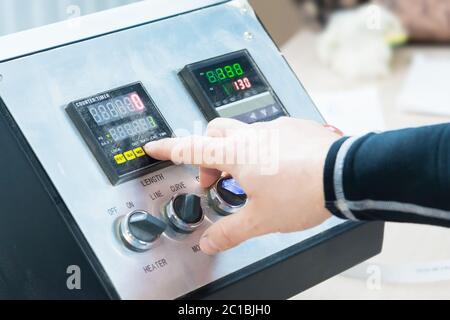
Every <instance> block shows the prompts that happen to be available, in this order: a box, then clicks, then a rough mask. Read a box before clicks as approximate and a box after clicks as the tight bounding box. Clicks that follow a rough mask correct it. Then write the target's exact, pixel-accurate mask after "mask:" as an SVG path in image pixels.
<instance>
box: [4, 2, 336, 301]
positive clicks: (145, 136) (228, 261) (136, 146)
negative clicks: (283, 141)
mask: <svg viewBox="0 0 450 320" xmlns="http://www.w3.org/2000/svg"><path fill="white" fill-rule="evenodd" d="M149 2H150V3H151V2H152V1H144V2H141V3H138V4H135V5H132V6H130V7H128V8H124V9H119V10H117V9H116V10H112V11H111V12H104V13H99V14H95V15H93V16H87V17H83V18H81V21H80V24H79V25H78V26H75V27H74V26H73V25H66V24H64V23H61V24H60V25H56V26H49V27H48V28H47V29H45V28H44V30H41V31H39V32H44V31H46V34H45V35H46V36H47V37H48V39H47V40H46V41H47V42H48V43H47V48H45V49H44V48H43V49H42V50H33V51H32V52H30V53H29V54H26V55H23V56H18V57H15V58H12V59H3V61H2V62H1V63H0V74H1V76H2V80H1V82H0V96H1V98H2V101H3V102H4V104H5V106H6V107H7V110H8V112H9V114H10V115H11V117H12V119H13V121H14V122H15V123H16V124H17V128H18V129H19V130H20V133H21V134H23V136H24V138H25V139H26V142H27V144H29V146H30V147H31V150H32V152H33V153H34V154H35V156H36V158H37V159H38V161H39V163H40V165H42V167H43V169H44V170H45V173H46V175H48V177H49V179H50V180H51V182H52V184H53V186H54V188H55V190H56V191H57V192H58V194H59V195H60V197H61V201H62V202H63V203H64V206H65V208H67V210H68V212H70V216H71V219H73V221H74V223H76V225H77V228H79V230H80V231H81V234H82V236H83V237H84V239H85V240H86V243H87V244H88V246H89V248H90V250H92V252H93V254H94V255H95V259H96V260H97V261H98V262H99V268H101V272H100V273H101V274H102V275H104V276H105V277H106V278H107V279H108V284H107V285H108V286H110V287H111V288H112V289H113V290H114V291H115V292H116V293H117V295H118V297H120V298H122V299H176V298H179V297H183V296H185V295H188V294H190V293H192V292H194V291H196V290H198V289H200V288H202V287H205V286H208V285H210V284H212V283H215V282H216V281H218V280H220V279H224V278H226V277H228V276H230V275H232V274H236V273H239V272H241V270H244V269H245V268H247V267H249V266H251V265H254V264H255V263H258V262H260V261H262V260H264V259H268V258H270V257H272V256H274V255H276V254H277V253H279V252H281V251H283V250H285V249H287V248H290V247H292V246H294V245H298V244H299V243H302V242H304V241H306V240H308V239H311V237H314V236H316V235H318V234H323V233H324V232H327V231H329V230H334V228H335V227H337V226H340V225H341V224H342V223H343V222H342V221H340V220H338V219H330V220H329V221H327V222H326V223H324V224H323V225H321V226H320V227H317V228H315V229H312V230H308V231H305V232H299V233H293V234H286V235H280V234H274V235H269V236H265V237H260V238H258V239H253V240H250V241H248V242H246V243H244V244H242V245H241V246H239V247H238V248H235V249H233V250H230V251H228V252H225V253H223V254H220V255H218V256H215V257H210V256H207V255H204V254H203V253H201V252H200V250H199V240H200V236H201V235H202V233H203V232H204V231H205V230H206V229H207V228H208V227H209V226H211V224H213V223H214V222H216V221H218V220H220V219H223V217H224V216H226V215H230V214H235V213H236V212H239V210H240V209H241V208H242V207H243V206H245V205H246V203H247V201H248V199H247V197H246V195H245V190H242V188H241V187H240V186H239V185H238V184H237V182H236V181H234V180H232V179H229V178H226V179H221V180H220V181H218V182H217V184H216V185H214V186H213V188H211V190H203V189H202V188H201V187H200V185H199V178H198V170H197V169H195V168H193V167H188V166H174V165H171V164H167V163H166V164H165V167H164V166H162V167H161V166H160V165H161V164H160V163H158V162H157V161H154V160H153V159H150V158H148V157H147V156H146V155H144V154H143V153H142V147H143V145H145V143H147V142H148V141H152V140H156V139H161V138H164V137H169V136H172V135H183V134H186V133H194V134H202V133H203V131H202V130H204V129H205V128H206V125H207V123H208V120H210V119H211V118H214V117H216V116H229V117H235V118H239V119H242V120H244V121H247V122H255V121H267V120H270V119H271V118H276V117H279V116H281V115H290V116H292V117H297V118H304V119H312V120H316V121H319V122H320V121H323V120H322V117H321V116H320V114H319V113H318V111H317V110H316V108H315V107H314V105H313V104H312V102H311V100H310V98H309V97H308V95H307V93H306V92H305V90H304V89H303V87H302V86H301V84H300V83H299V81H298V79H297V78H296V76H295V75H294V74H293V72H292V70H291V69H290V67H289V65H288V64H287V63H286V61H285V59H284V58H283V56H282V55H281V54H280V52H279V51H278V49H277V47H276V46H275V45H274V43H273V42H272V40H271V38H270V37H269V36H268V35H267V33H266V31H265V30H264V28H263V26H262V25H261V24H260V22H259V20H258V19H257V17H256V16H255V13H254V11H253V10H252V8H251V7H250V6H249V4H248V3H247V1H244V0H235V1H217V0H216V1H213V0H201V1H197V2H198V3H196V4H192V3H191V2H189V3H188V2H187V1H170V3H171V4H167V5H166V2H165V1H164V5H162V2H161V1H159V4H160V5H161V6H155V8H157V10H156V11H152V10H149V9H150V7H149V6H151V4H148V3H149ZM154 2H157V1H154ZM133 8H134V9H133ZM152 8H153V7H152ZM144 9H145V10H144ZM147 9H148V10H147ZM144 11H145V12H152V13H151V14H154V15H155V16H154V17H147V18H146V20H145V21H142V20H143V19H144V18H142V17H135V18H133V16H132V14H136V13H139V12H144ZM155 12H156V13H155ZM148 14H150V13H148ZM124 17H128V18H129V19H131V20H132V19H135V22H136V23H135V26H129V25H128V26H127V27H125V25H122V24H124V23H125V22H124V20H123V19H124ZM83 19H86V20H83ZM125 20H126V19H125ZM114 21H115V23H117V25H111V26H109V27H108V28H110V30H108V29H102V30H98V31H92V30H90V31H89V32H91V33H92V32H96V33H97V34H96V35H91V34H88V33H87V32H88V31H86V30H87V29H84V27H85V24H84V23H87V24H88V25H95V26H102V25H105V26H106V25H108V23H112V22H114ZM88 22H92V23H91V24H89V23H88ZM73 28H75V29H73ZM77 28H78V29H77ZM58 29H61V31H59V30H58ZM52 34H56V35H58V36H61V37H62V38H64V37H66V36H67V34H70V35H76V37H75V38H71V39H66V40H62V43H60V44H59V45H53V43H52V41H53V39H54V38H57V37H56V36H52ZM34 35H35V34H34V33H31V35H29V36H30V37H34ZM13 49H14V48H11V49H10V50H13ZM0 60H2V59H1V58H0ZM23 79H27V81H26V85H25V83H24V81H23ZM205 115H206V116H205ZM244 118H245V119H244ZM199 131H200V132H199ZM273 196H274V197H276V196H277V195H276V194H274V195H273ZM23 197H24V201H30V199H26V195H23ZM287 205H288V204H287ZM299 210H301V208H300V209H299ZM301 272H302V271H301V270H299V275H300V274H301Z"/></svg>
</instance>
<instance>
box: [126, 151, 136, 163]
mask: <svg viewBox="0 0 450 320" xmlns="http://www.w3.org/2000/svg"><path fill="white" fill-rule="evenodd" d="M124 155H125V158H127V160H128V161H131V160H134V159H136V156H135V155H134V153H133V151H131V150H130V151H127V152H125V153H124Z"/></svg>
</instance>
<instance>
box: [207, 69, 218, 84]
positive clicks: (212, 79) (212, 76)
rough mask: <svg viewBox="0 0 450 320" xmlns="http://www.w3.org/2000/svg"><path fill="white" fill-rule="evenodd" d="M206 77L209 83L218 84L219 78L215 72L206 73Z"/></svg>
mask: <svg viewBox="0 0 450 320" xmlns="http://www.w3.org/2000/svg"><path fill="white" fill-rule="evenodd" d="M206 77H207V78H208V81H209V83H216V82H217V77H216V74H215V73H214V71H208V72H207V73H206Z"/></svg>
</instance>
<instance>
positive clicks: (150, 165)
mask: <svg viewBox="0 0 450 320" xmlns="http://www.w3.org/2000/svg"><path fill="white" fill-rule="evenodd" d="M134 92H136V93H137V94H138V95H139V97H140V98H141V99H142V102H143V103H144V105H145V107H146V111H145V113H146V114H151V115H152V116H154V117H155V118H156V121H157V123H158V124H159V128H158V129H160V130H159V131H161V133H165V134H166V136H167V137H168V138H170V137H173V136H174V134H173V131H172V129H171V127H170V126H169V124H168V123H167V121H166V119H165V118H164V116H163V115H162V113H161V112H160V110H159V109H158V107H157V106H156V104H155V102H154V101H153V99H152V98H151V97H150V95H149V94H148V92H147V91H146V89H145V87H144V86H143V84H142V83H141V82H135V83H131V84H128V85H124V86H122V87H118V88H115V89H111V90H108V91H105V92H102V93H98V94H96V95H93V96H91V97H88V98H84V99H79V100H77V101H74V102H72V103H70V104H69V105H68V106H67V108H66V111H67V113H68V115H69V117H70V118H71V120H72V122H73V123H74V124H75V127H76V128H77V129H78V131H79V133H80V134H81V136H82V138H83V140H84V141H85V142H86V144H87V145H88V147H89V149H90V150H91V152H92V153H93V155H94V156H95V158H96V159H97V162H98V163H99V165H100V166H101V167H102V169H103V171H104V172H105V174H106V175H107V177H108V179H109V180H110V182H111V183H112V184H113V185H118V184H121V183H124V182H126V181H129V180H132V179H135V178H137V177H140V176H143V175H145V174H148V173H151V172H153V171H156V170H159V169H161V168H164V167H167V166H170V165H171V164H172V163H171V162H168V161H159V160H156V159H152V158H150V157H148V156H145V157H141V158H136V159H134V160H133V161H127V162H126V163H125V164H121V165H119V164H117V163H115V162H114V159H113V158H112V157H111V155H107V154H106V152H105V148H104V147H103V146H102V145H101V144H100V143H99V141H98V136H97V135H96V133H98V132H99V131H100V132H101V128H102V127H103V126H102V125H98V124H97V123H96V122H95V120H94V119H93V117H92V116H91V115H90V114H89V110H88V108H89V106H91V105H94V104H98V103H99V102H101V101H105V102H106V101H109V100H112V99H114V98H116V97H120V96H123V95H127V94H131V93H134ZM99 99H103V100H99ZM87 114H89V115H87ZM136 117H138V116H137V115H136ZM130 119H132V117H130V118H129V119H127V118H124V119H121V120H120V121H115V122H112V123H116V122H117V123H120V122H121V121H122V122H125V121H127V120H130ZM129 139H131V138H129ZM129 139H126V141H127V142H129ZM155 140H156V139H155ZM151 141H153V140H151ZM115 143H117V144H120V143H122V145H127V143H126V142H123V141H115ZM139 147H143V145H139ZM125 149H128V148H123V151H125ZM129 149H130V150H132V149H133V147H131V146H130V147H129Z"/></svg>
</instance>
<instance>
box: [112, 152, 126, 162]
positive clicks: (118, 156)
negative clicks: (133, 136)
mask: <svg viewBox="0 0 450 320" xmlns="http://www.w3.org/2000/svg"><path fill="white" fill-rule="evenodd" d="M114 160H116V162H117V164H124V163H125V162H127V159H126V158H125V157H124V155H123V154H118V155H117V156H115V157H114Z"/></svg>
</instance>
